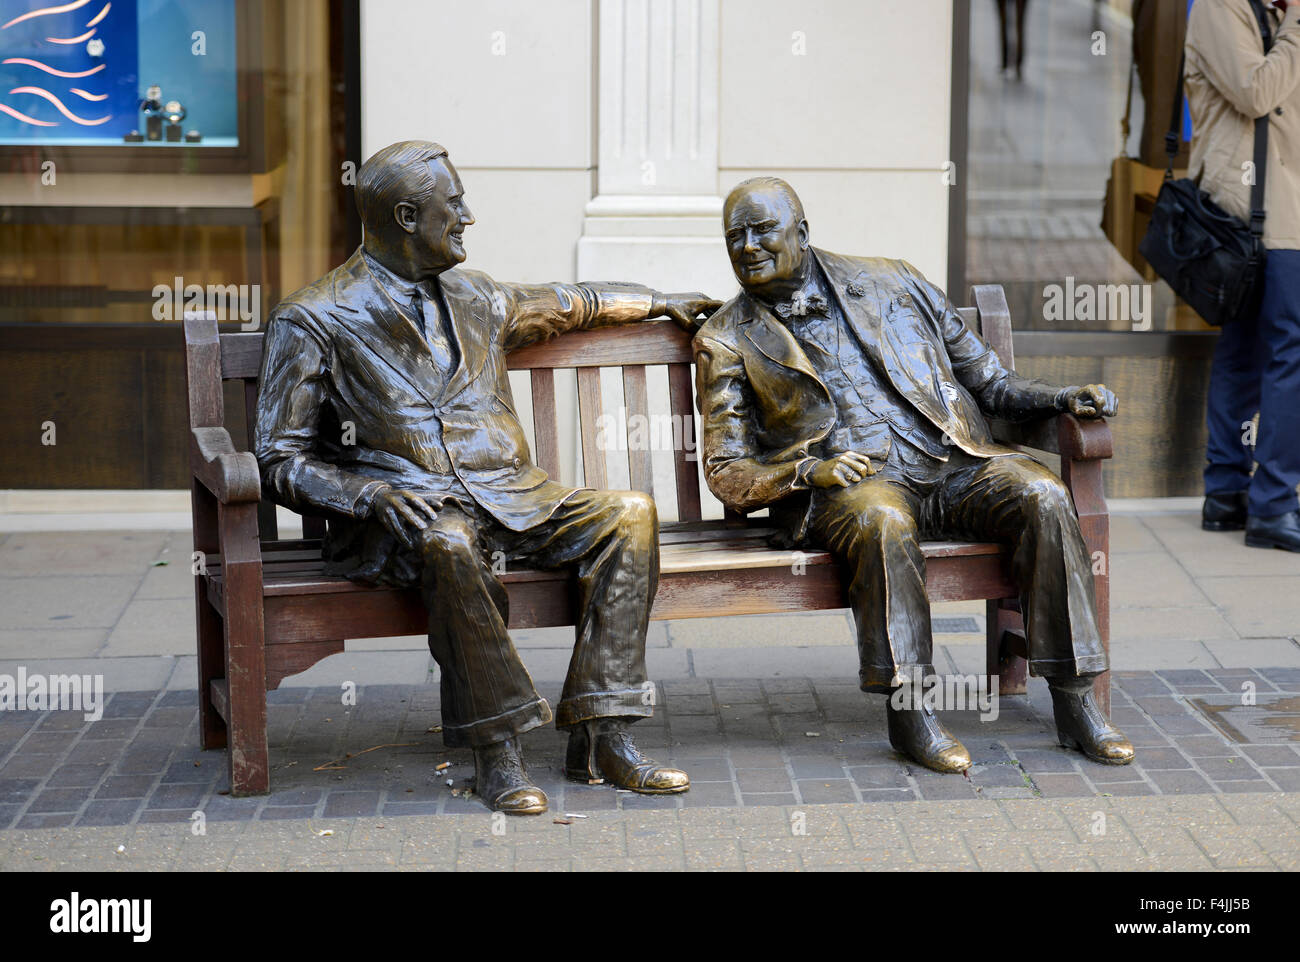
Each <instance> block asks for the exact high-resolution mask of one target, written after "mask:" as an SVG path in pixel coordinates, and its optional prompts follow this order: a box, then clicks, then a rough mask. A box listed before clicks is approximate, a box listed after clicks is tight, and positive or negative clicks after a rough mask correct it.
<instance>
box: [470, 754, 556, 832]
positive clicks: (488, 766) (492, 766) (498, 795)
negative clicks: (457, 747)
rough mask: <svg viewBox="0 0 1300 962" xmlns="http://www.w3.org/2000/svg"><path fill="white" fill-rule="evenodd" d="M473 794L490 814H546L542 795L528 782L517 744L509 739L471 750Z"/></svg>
mask: <svg viewBox="0 0 1300 962" xmlns="http://www.w3.org/2000/svg"><path fill="white" fill-rule="evenodd" d="M474 794H476V795H478V797H479V798H481V799H483V802H484V803H485V804H486V805H487V807H488V808H490V809H492V811H494V812H505V813H506V814H507V815H540V814H541V813H542V812H544V811H546V805H547V800H546V793H545V792H543V791H542V790H541V789H540V788H538V787H537V786H536V785H534V784H533V783H532V781H531V780H530V779H529V778H528V772H527V771H526V770H525V769H524V760H523V757H522V756H521V755H520V752H519V743H518V742H517V741H515V740H514V739H513V738H512V739H507V740H506V741H503V742H497V743H495V744H492V745H485V746H483V747H482V748H476V749H474Z"/></svg>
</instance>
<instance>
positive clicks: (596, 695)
mask: <svg viewBox="0 0 1300 962" xmlns="http://www.w3.org/2000/svg"><path fill="white" fill-rule="evenodd" d="M654 713H655V708H654V695H653V692H652V691H651V689H649V688H620V689H618V690H616V691H593V692H588V693H587V694H585V695H574V696H572V697H570V698H562V699H561V700H560V703H559V704H558V705H557V706H556V708H555V727H556V728H561V729H565V728H577V727H578V726H579V725H581V724H582V723H583V722H588V721H594V720H596V719H598V718H649V717H650V716H651V715H653V714H654Z"/></svg>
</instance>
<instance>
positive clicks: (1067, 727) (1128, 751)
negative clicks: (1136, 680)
mask: <svg viewBox="0 0 1300 962" xmlns="http://www.w3.org/2000/svg"><path fill="white" fill-rule="evenodd" d="M1087 681H1088V687H1087V688H1085V689H1083V690H1078V689H1077V688H1076V689H1075V690H1071V689H1070V688H1065V687H1060V686H1057V685H1055V684H1052V683H1051V682H1049V683H1048V687H1049V688H1050V689H1051V692H1052V714H1053V715H1054V716H1055V718H1056V737H1057V738H1058V739H1059V740H1060V743H1061V744H1062V745H1063V746H1064V747H1066V748H1073V749H1075V750H1076V751H1080V752H1083V754H1085V755H1087V756H1088V757H1089V758H1091V759H1092V760H1093V761H1095V762H1102V763H1103V764H1106V765H1127V764H1128V763H1129V762H1131V761H1133V754H1134V752H1133V743H1132V742H1130V741H1129V740H1128V738H1127V737H1125V735H1124V733H1123V732H1122V731H1120V730H1119V729H1118V728H1116V727H1115V726H1114V725H1112V724H1111V723H1110V720H1109V719H1108V718H1107V717H1106V716H1105V715H1104V714H1103V713H1102V710H1101V709H1100V708H1099V707H1098V706H1097V702H1096V699H1095V696H1094V695H1093V691H1092V685H1091V681H1090V680H1087Z"/></svg>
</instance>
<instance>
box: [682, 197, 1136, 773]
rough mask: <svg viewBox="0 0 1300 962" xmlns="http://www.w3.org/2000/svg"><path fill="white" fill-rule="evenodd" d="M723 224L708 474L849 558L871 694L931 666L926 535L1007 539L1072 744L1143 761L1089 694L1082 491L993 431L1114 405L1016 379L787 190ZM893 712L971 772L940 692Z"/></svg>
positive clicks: (795, 536) (700, 338) (899, 723)
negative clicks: (841, 242)
mask: <svg viewBox="0 0 1300 962" xmlns="http://www.w3.org/2000/svg"><path fill="white" fill-rule="evenodd" d="M723 226H724V230H725V233H726V245H727V250H728V253H729V255H730V258H731V264H732V268H733V269H734V271H735V274H736V278H737V280H739V282H740V285H741V291H740V293H739V294H738V295H737V296H736V297H735V298H733V299H732V300H730V301H728V302H727V303H726V304H725V305H724V306H723V307H722V308H720V309H719V310H718V311H717V312H716V313H715V314H713V316H712V317H711V318H710V319H709V320H708V321H707V322H706V323H705V324H704V325H703V327H701V328H700V330H699V331H698V333H697V334H696V336H695V341H694V350H695V361H696V366H697V367H696V377H697V379H698V381H697V386H698V403H699V408H700V413H701V416H702V446H703V456H704V474H705V478H706V480H707V482H708V485H709V488H710V489H711V490H712V491H713V493H714V494H716V495H717V496H718V498H719V499H720V500H721V501H722V502H723V503H724V504H726V505H727V506H728V507H729V508H731V509H733V510H736V511H741V512H749V511H755V510H758V509H760V508H770V509H771V516H772V520H773V524H774V525H775V526H776V527H777V528H778V529H780V530H781V531H783V532H784V533H785V535H786V543H787V544H788V545H790V546H796V545H817V546H822V547H825V548H827V549H829V550H830V551H831V552H832V554H833V555H834V556H835V557H836V558H837V560H838V561H839V562H840V564H841V565H842V568H843V570H844V572H845V578H846V580H847V585H846V588H847V593H848V596H849V601H850V604H851V605H852V608H853V614H854V618H855V620H856V624H857V635H858V654H859V666H860V667H859V677H860V683H861V687H862V690H863V691H866V692H875V693H885V694H891V695H892V694H894V693H895V692H897V691H898V689H899V688H900V686H904V685H908V684H910V683H912V680H913V679H914V678H916V677H917V676H918V675H919V676H921V677H925V676H929V675H932V674H933V672H934V668H933V665H932V663H931V660H932V658H931V651H932V646H933V640H932V638H931V633H930V632H931V629H930V605H929V600H928V598H927V596H926V590H925V558H924V556H923V554H922V552H921V544H920V543H921V539H922V538H923V537H949V538H955V539H959V540H981V541H982V540H993V541H1002V542H1005V543H1008V544H1010V545H1013V546H1014V555H1013V568H1014V573H1015V577H1016V581H1017V583H1018V584H1019V586H1020V592H1021V610H1022V611H1023V613H1024V620H1025V631H1026V637H1027V641H1028V648H1029V669H1030V672H1031V673H1032V674H1034V675H1037V676H1042V677H1046V679H1047V682H1048V685H1049V686H1050V688H1051V694H1052V702H1053V706H1054V713H1055V719H1056V726H1057V732H1058V736H1059V738H1060V741H1061V743H1062V744H1063V745H1065V746H1067V747H1071V748H1076V749H1078V750H1080V751H1082V752H1083V753H1084V754H1085V755H1087V756H1088V757H1089V758H1092V759H1094V760H1096V761H1101V762H1107V763H1110V764H1126V763H1127V762H1129V761H1131V760H1132V758H1133V746H1132V745H1131V744H1130V743H1129V741H1128V739H1127V738H1125V737H1124V735H1123V734H1122V733H1121V732H1119V731H1118V730H1117V729H1115V728H1114V726H1112V725H1111V724H1110V722H1109V720H1108V719H1107V718H1106V717H1105V715H1104V714H1103V713H1102V712H1101V710H1100V708H1099V707H1098V705H1097V704H1096V702H1095V701H1094V697H1093V691H1092V689H1093V682H1094V679H1095V678H1096V676H1097V675H1098V674H1100V673H1101V672H1104V671H1105V670H1106V669H1107V667H1108V661H1107V656H1106V651H1105V648H1104V647H1103V644H1102V640H1101V634H1100V632H1099V630H1098V624H1097V611H1096V599H1095V597H1094V594H1093V581H1092V565H1091V558H1090V557H1089V555H1088V552H1087V550H1086V548H1085V546H1084V542H1083V538H1082V536H1081V534H1080V532H1079V524H1078V518H1077V517H1076V515H1075V513H1074V507H1073V504H1072V503H1071V500H1070V495H1069V493H1068V491H1067V490H1066V488H1065V485H1064V484H1063V483H1062V482H1061V480H1060V478H1058V477H1057V476H1056V475H1054V474H1053V473H1052V472H1051V471H1049V470H1048V469H1047V468H1046V467H1045V466H1043V465H1042V464H1040V463H1039V462H1038V461H1036V460H1034V459H1033V458H1031V457H1029V456H1027V455H1025V454H1022V453H1020V452H1017V451H1015V450H1013V449H1011V448H1008V447H1005V446H1003V445H1000V444H998V443H996V442H995V441H994V440H993V438H992V437H991V435H990V434H989V430H988V427H987V425H986V423H985V416H986V415H989V416H992V417H996V418H1002V419H1005V420H1013V421H1014V420H1025V419H1030V418H1036V417H1043V416H1047V415H1052V414H1056V413H1058V412H1063V411H1069V412H1071V413H1073V414H1074V415H1076V416H1078V417H1083V418H1093V417H1107V416H1110V415H1113V414H1114V413H1115V411H1116V406H1117V405H1116V400H1115V396H1114V395H1113V394H1112V393H1111V392H1110V391H1108V390H1107V389H1106V387H1105V386H1104V385H1101V384H1091V385H1087V386H1085V387H1064V388H1057V387H1049V386H1048V385H1046V384H1043V383H1042V382H1040V381H1036V380H1031V379H1028V378H1024V377H1021V376H1019V375H1018V374H1016V373H1015V372H1014V371H1010V370H1007V369H1006V368H1005V367H1004V366H1003V365H1002V364H1001V363H1000V362H999V360H998V357H997V355H996V354H995V353H994V351H993V350H992V349H991V348H990V347H989V345H988V344H987V343H985V342H984V341H983V340H982V339H981V338H979V337H978V336H977V335H976V334H975V333H974V332H973V331H971V330H970V329H969V328H967V327H966V325H965V324H964V323H963V322H962V320H961V317H960V316H959V315H958V314H957V313H956V312H955V311H954V310H953V308H952V306H951V304H950V303H949V301H948V298H947V297H946V296H945V295H944V294H943V293H942V292H941V291H940V290H938V289H937V288H936V287H934V286H933V285H931V284H930V283H928V282H927V281H926V280H925V278H923V277H922V276H921V275H920V274H919V273H918V272H917V271H916V270H915V269H913V268H912V267H911V266H910V265H909V264H906V263H904V262H903V261H897V260H886V259H882V258H865V257H848V256H844V255H841V254H833V253H831V252H830V251H825V250H820V249H818V248H815V247H811V246H809V242H808V222H807V220H806V219H805V218H804V213H803V206H802V204H801V203H800V201H799V198H798V196H797V195H796V194H795V192H794V190H793V189H792V188H791V187H790V185H789V184H787V183H786V182H785V181H782V180H779V179H776V178H772V177H761V178H755V179H752V180H747V181H745V182H744V183H742V184H740V185H739V186H737V187H736V188H735V189H734V190H733V191H732V192H731V194H730V195H729V196H728V197H727V200H726V203H725V205H724V208H723ZM899 705H902V706H903V707H898V706H899ZM886 713H887V720H888V728H889V737H890V742H891V744H892V745H893V746H894V748H895V749H897V750H898V751H900V752H902V753H904V754H906V755H908V756H910V757H911V758H913V759H914V760H915V761H917V762H919V763H920V764H922V765H924V766H926V767H927V768H931V769H933V770H935V771H939V772H960V771H963V770H964V769H966V768H968V767H969V766H970V763H971V762H970V754H969V753H968V752H967V751H966V749H965V747H964V746H962V744H961V743H960V742H959V741H958V740H957V739H956V738H955V737H953V736H952V735H951V734H950V733H949V732H948V731H947V730H946V729H945V728H944V726H943V724H942V723H941V722H940V721H939V719H938V717H937V716H936V715H935V714H934V711H933V708H932V707H931V705H930V703H929V702H928V701H924V700H921V699H918V698H916V697H913V698H907V697H898V698H890V699H889V700H888V701H887V704H886Z"/></svg>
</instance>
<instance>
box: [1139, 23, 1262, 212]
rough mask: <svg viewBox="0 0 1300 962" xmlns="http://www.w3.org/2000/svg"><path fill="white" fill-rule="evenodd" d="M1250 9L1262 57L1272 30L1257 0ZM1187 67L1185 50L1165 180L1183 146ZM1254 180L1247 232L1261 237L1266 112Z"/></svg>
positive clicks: (1257, 142)
mask: <svg viewBox="0 0 1300 962" xmlns="http://www.w3.org/2000/svg"><path fill="white" fill-rule="evenodd" d="M1250 7H1251V10H1253V11H1254V13H1255V20H1256V21H1257V22H1258V24H1259V34H1260V37H1261V38H1262V39H1263V41H1264V56H1266V57H1267V56H1268V52H1269V51H1270V50H1272V49H1273V31H1272V29H1271V28H1270V27H1269V22H1268V12H1267V11H1265V9H1264V5H1263V4H1262V3H1260V0H1250ZM1186 69H1187V52H1186V49H1185V48H1184V51H1183V55H1182V57H1181V58H1180V59H1179V61H1178V91H1177V93H1176V94H1175V95H1174V110H1173V116H1171V117H1170V118H1169V132H1168V133H1167V134H1165V153H1166V154H1168V156H1169V164H1168V166H1166V167H1165V180H1173V179H1174V161H1175V160H1177V159H1178V149H1179V147H1180V146H1181V145H1182V136H1181V128H1182V126H1183V74H1184V72H1185V70H1186ZM1253 162H1254V165H1255V183H1254V184H1253V185H1252V186H1251V188H1250V232H1251V234H1253V235H1254V236H1256V237H1263V236H1264V175H1265V173H1266V170H1267V166H1268V114H1265V115H1264V116H1263V117H1257V118H1255V154H1254V158H1253Z"/></svg>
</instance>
